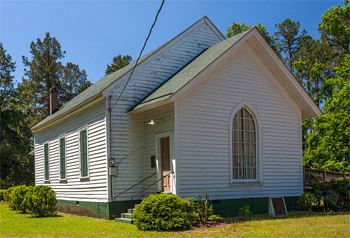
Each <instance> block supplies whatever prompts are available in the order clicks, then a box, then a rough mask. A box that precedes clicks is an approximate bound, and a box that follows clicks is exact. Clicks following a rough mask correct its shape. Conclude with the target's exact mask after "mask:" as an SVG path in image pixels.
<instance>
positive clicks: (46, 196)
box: [24, 185, 57, 217]
mask: <svg viewBox="0 0 350 238" xmlns="http://www.w3.org/2000/svg"><path fill="white" fill-rule="evenodd" d="M24 203H25V206H27V208H28V210H29V213H30V214H32V215H33V216H36V217H43V216H53V215H56V213H57V212H56V204H57V200H56V194H55V192H54V191H53V190H51V188H50V187H49V186H46V185H39V186H35V187H31V188H29V190H28V192H27V195H26V197H25V199H24Z"/></svg>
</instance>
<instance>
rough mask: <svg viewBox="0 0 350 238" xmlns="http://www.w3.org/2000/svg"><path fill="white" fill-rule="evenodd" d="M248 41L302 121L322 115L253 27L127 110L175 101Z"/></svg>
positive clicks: (202, 56) (214, 48)
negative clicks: (215, 65)
mask: <svg viewBox="0 0 350 238" xmlns="http://www.w3.org/2000/svg"><path fill="white" fill-rule="evenodd" d="M252 36H255V37H252ZM248 39H249V45H253V46H254V47H253V50H255V51H256V52H257V54H258V55H259V56H261V57H262V59H263V61H264V62H267V64H269V66H268V67H267V68H269V70H270V71H271V72H272V74H274V75H275V76H276V77H275V78H276V79H277V81H279V83H280V84H281V85H283V87H284V89H285V91H286V92H287V93H288V94H289V95H290V97H291V98H292V99H293V100H294V101H295V102H296V103H297V105H298V106H299V107H300V109H301V114H302V119H305V118H311V117H316V116H319V115H322V111H321V110H320V109H319V108H318V106H317V105H316V104H315V102H314V101H313V100H312V99H311V97H310V96H309V95H308V93H307V92H306V91H305V89H304V88H303V87H302V86H301V85H300V83H299V82H298V81H297V79H296V78H295V77H294V75H293V74H292V73H291V72H290V71H289V69H288V68H287V67H286V65H285V64H284V63H283V61H282V60H281V58H280V57H279V56H278V55H277V54H276V52H275V51H274V50H273V49H272V47H271V46H270V45H269V44H268V43H267V41H266V40H265V39H264V37H263V36H262V35H261V33H260V31H259V30H258V29H257V28H256V27H253V28H251V29H249V30H247V31H244V32H242V33H240V34H237V35H235V36H233V37H231V38H229V39H227V40H224V41H221V42H219V43H217V44H216V45H213V46H211V47H210V48H209V49H207V50H206V51H204V52H203V53H202V54H200V55H199V56H198V57H197V58H195V59H194V60H193V61H192V62H190V63H189V64H188V65H186V66H185V67H183V68H182V69H180V70H179V71H178V72H177V73H176V74H175V75H173V76H172V77H170V78H169V79H168V80H167V81H165V83H164V84H162V85H161V86H160V87H158V88H157V89H156V90H154V91H153V92H152V93H150V94H149V95H148V96H147V97H145V98H144V99H143V100H141V101H140V103H138V104H137V105H135V106H134V107H133V108H131V109H130V110H129V111H132V110H138V109H141V110H143V108H144V107H148V106H151V105H152V106H155V105H154V104H157V103H164V102H166V101H168V102H169V100H171V101H175V100H176V99H177V98H178V97H179V95H181V94H182V93H183V92H184V91H186V90H187V89H189V88H190V87H192V85H193V84H194V81H195V80H196V79H198V78H200V77H202V76H203V75H204V73H205V72H207V71H208V70H210V69H211V67H213V65H214V64H215V63H214V62H218V61H219V60H220V59H222V58H225V57H227V56H228V55H229V54H231V53H232V52H233V51H234V50H235V49H234V48H235V45H239V44H242V43H244V42H247V41H248ZM269 62H272V63H269ZM273 77H274V76H273ZM159 105H161V104H159Z"/></svg>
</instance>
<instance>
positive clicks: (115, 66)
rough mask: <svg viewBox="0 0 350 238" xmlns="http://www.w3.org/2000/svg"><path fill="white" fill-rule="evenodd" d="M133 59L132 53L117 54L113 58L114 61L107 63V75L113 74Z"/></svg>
mask: <svg viewBox="0 0 350 238" xmlns="http://www.w3.org/2000/svg"><path fill="white" fill-rule="evenodd" d="M131 61H132V58H131V56H130V55H124V56H122V55H117V56H115V57H114V58H113V63H112V64H111V65H108V64H107V69H106V75H108V74H111V73H113V72H115V71H117V70H119V69H121V68H123V67H125V66H127V65H128V64H130V62H131Z"/></svg>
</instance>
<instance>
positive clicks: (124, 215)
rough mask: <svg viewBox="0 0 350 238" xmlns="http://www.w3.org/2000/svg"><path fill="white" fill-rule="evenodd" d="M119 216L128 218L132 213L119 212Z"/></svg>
mask: <svg viewBox="0 0 350 238" xmlns="http://www.w3.org/2000/svg"><path fill="white" fill-rule="evenodd" d="M121 218H129V219H131V218H132V214H131V213H122V214H121Z"/></svg>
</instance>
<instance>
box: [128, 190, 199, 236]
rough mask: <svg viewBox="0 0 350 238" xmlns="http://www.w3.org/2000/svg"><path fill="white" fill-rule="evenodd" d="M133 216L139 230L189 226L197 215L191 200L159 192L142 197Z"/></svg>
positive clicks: (161, 229)
mask: <svg viewBox="0 0 350 238" xmlns="http://www.w3.org/2000/svg"><path fill="white" fill-rule="evenodd" d="M134 218H135V225H136V226H137V228H138V229H139V230H157V231H168V230H183V229H189V228H191V227H192V225H193V224H194V223H195V221H196V220H198V215H197V213H196V212H195V208H194V203H193V202H190V201H187V200H184V199H181V198H179V197H177V196H176V195H168V194H165V193H161V194H158V195H150V196H149V197H147V198H144V199H143V200H142V202H141V203H140V205H139V206H138V207H137V209H136V211H135V213H134Z"/></svg>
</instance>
